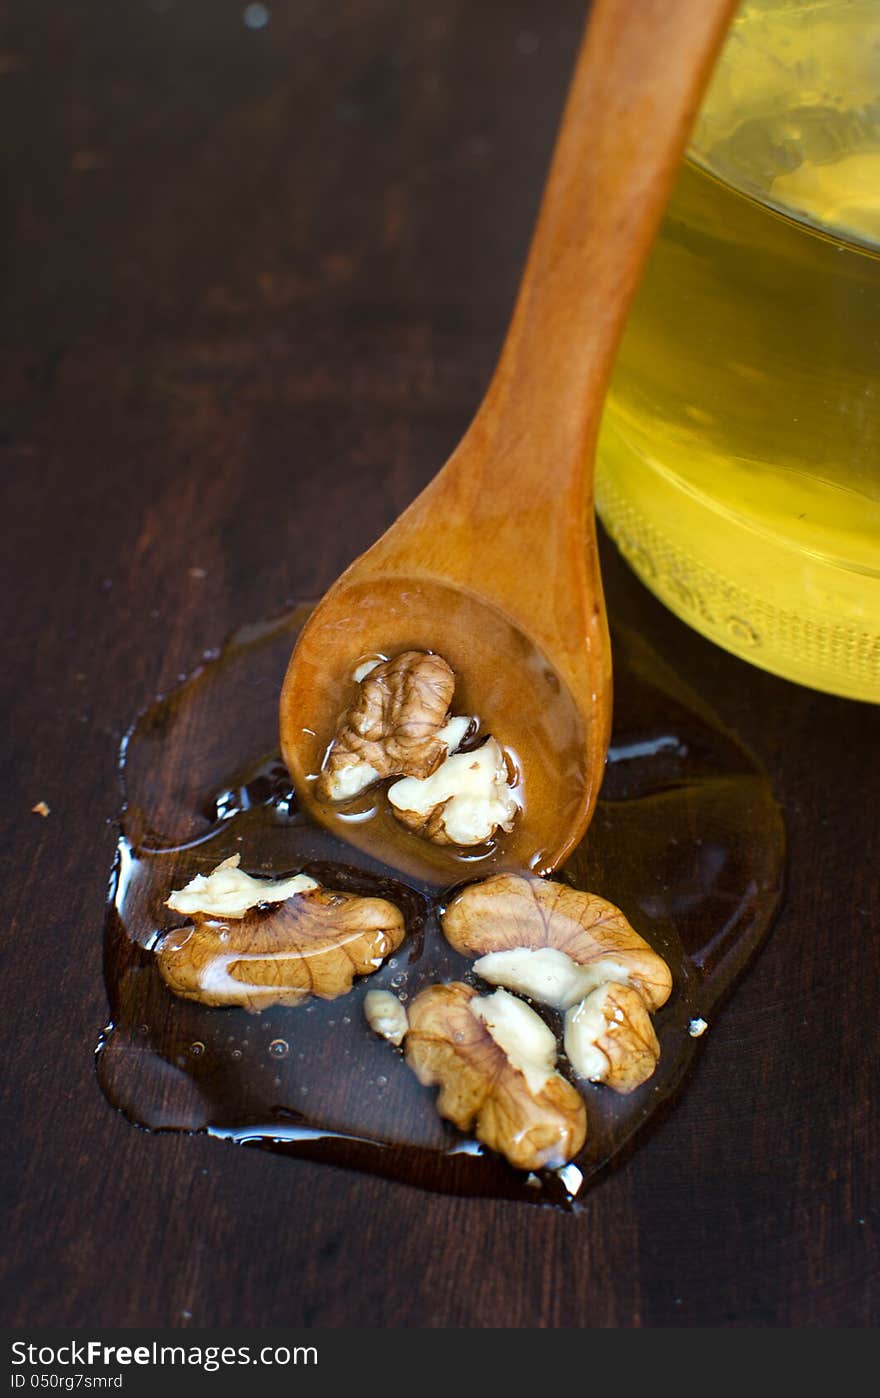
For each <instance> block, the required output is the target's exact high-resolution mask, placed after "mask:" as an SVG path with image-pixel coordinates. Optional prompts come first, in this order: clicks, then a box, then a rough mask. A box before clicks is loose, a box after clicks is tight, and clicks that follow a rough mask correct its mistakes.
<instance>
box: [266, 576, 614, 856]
mask: <svg viewBox="0 0 880 1398" xmlns="http://www.w3.org/2000/svg"><path fill="white" fill-rule="evenodd" d="M328 629H329V630H330V631H331V632H332V634H333V636H334V638H335V639H334V655H335V658H336V660H337V661H338V663H337V664H335V665H334V666H333V667H332V668H331V667H328V666H327V664H326V655H327V634H328ZM389 636H391V637H393V648H394V653H397V652H399V651H402V650H420V651H423V650H435V651H436V652H437V653H438V654H440V655H442V656H443V657H444V658H445V659H446V660H447V661H448V662H449V664H450V665H451V666H452V668H453V670H454V671H455V673H456V676H460V677H461V680H460V681H459V682H458V683H457V684H456V693H455V712H456V713H460V714H468V715H471V714H478V715H479V717H480V723H481V731H482V732H489V733H492V734H493V735H494V736H496V737H497V738H498V740H499V741H500V742H501V743H502V746H503V747H504V749H505V752H506V753H507V755H508V761H509V763H510V764H511V765H512V768H513V773H514V775H515V786H514V790H515V793H516V796H517V799H518V801H519V802H520V805H521V810H520V813H519V814H518V816H517V819H516V822H515V824H514V828H513V830H512V831H511V833H510V834H509V835H505V836H503V837H502V838H501V839H500V840H499V841H490V842H489V843H488V844H487V845H486V846H480V847H478V848H477V849H470V850H466V851H461V850H451V849H450V848H449V847H448V846H436V845H433V844H431V843H430V842H428V841H425V840H423V839H421V838H419V837H417V836H414V835H410V834H408V833H407V832H405V831H403V830H402V829H401V828H399V827H398V826H397V825H396V823H394V824H393V825H392V826H391V827H389V826H388V824H387V822H382V821H378V822H377V821H376V819H375V818H374V817H373V816H372V815H371V814H370V813H371V812H372V811H373V810H374V809H375V804H376V798H375V793H370V792H368V793H366V794H365V797H361V798H355V800H353V801H351V802H347V803H345V804H344V805H343V806H341V807H329V806H327V805H326V804H324V803H321V802H320V801H318V800H317V799H316V797H315V796H314V794H313V793H314V787H315V783H316V781H317V777H318V774H319V772H320V769H321V763H322V760H323V758H324V754H325V751H326V747H327V715H328V714H331V715H333V716H334V717H335V716H336V715H337V714H339V713H341V712H342V710H344V709H345V708H346V707H347V706H348V704H349V703H350V702H351V699H352V697H353V695H354V691H355V682H354V680H353V679H352V678H351V677H352V675H353V673H354V671H355V669H356V667H357V665H358V664H359V663H360V662H361V661H362V660H363V659H364V658H365V657H368V656H372V655H375V654H376V653H382V652H381V646H382V645H387V641H388V637H389ZM605 656H606V659H605V662H604V663H603V664H602V666H601V667H600V668H599V669H598V670H597V672H596V673H598V674H600V675H601V683H600V685H599V688H598V690H597V691H596V692H595V693H594V694H593V695H592V697H590V696H585V695H583V694H580V695H577V696H576V695H575V694H573V693H572V690H571V688H570V683H569V681H567V680H566V678H565V677H563V676H561V675H560V674H559V672H558V671H557V669H556V668H555V666H554V664H553V662H551V661H550V659H549V658H548V656H547V654H546V653H545V651H544V649H543V648H542V645H541V644H540V642H539V640H538V639H537V638H536V637H534V636H531V635H529V634H528V633H527V631H526V630H525V629H524V628H523V627H521V626H520V625H517V624H516V623H515V622H513V621H512V620H511V618H510V617H509V616H508V615H506V614H505V613H504V612H502V611H500V610H499V609H498V608H497V607H496V606H495V605H494V604H493V603H492V602H491V601H489V600H488V599H487V598H486V597H484V596H481V595H479V594H477V593H475V592H473V591H471V590H470V589H468V588H466V587H464V586H453V585H451V584H450V583H449V582H448V580H445V579H443V578H432V577H430V576H426V575H422V576H416V575H411V576H406V575H403V574H400V575H398V574H392V575H389V574H387V573H384V572H381V571H377V572H376V573H375V575H372V576H371V575H370V574H369V573H368V572H367V571H366V568H365V567H363V566H361V564H359V565H358V567H357V568H356V569H355V570H353V571H352V573H351V574H350V575H345V576H344V577H343V578H342V579H340V581H339V582H338V583H337V584H336V585H335V587H334V588H333V589H332V590H331V592H330V593H329V594H328V595H327V597H326V598H325V599H324V601H323V602H322V604H321V606H320V609H319V611H318V612H316V613H315V614H314V615H313V618H312V621H311V622H310V623H307V624H306V627H305V628H304V630H303V633H302V636H301V638H300V640H299V643H298V646H297V663H296V665H295V666H292V667H291V669H290V671H289V675H288V679H287V682H286V684H285V694H284V704H283V708H282V750H283V752H284V753H285V755H286V760H287V763H288V766H289V768H290V772H291V776H292V778H293V781H294V785H295V787H296V789H297V792H298V793H299V794H300V799H301V800H302V801H303V802H304V804H305V805H306V807H307V808H308V809H309V810H310V811H312V812H315V811H319V812H320V813H321V815H320V818H321V820H322V822H323V823H324V824H328V825H333V826H334V827H335V828H336V829H337V831H338V832H340V833H342V834H343V835H345V837H346V838H347V839H349V840H350V841H351V842H352V843H354V844H357V845H360V846H361V847H366V848H368V849H374V850H375V851H376V853H377V854H378V853H379V852H380V850H381V852H382V854H383V856H384V857H385V858H386V859H387V858H388V852H389V846H390V847H391V848H392V849H393V852H394V856H393V859H392V860H391V862H392V863H395V864H396V865H397V867H399V868H403V869H405V870H406V871H407V872H409V873H411V874H413V875H415V876H416V877H420V878H424V879H428V880H429V881H432V880H433V881H440V882H445V883H449V882H453V881H455V879H456V878H461V877H462V874H463V872H464V869H463V865H462V860H463V859H464V860H465V862H466V864H467V865H468V867H469V868H473V867H474V866H477V867H479V869H480V871H481V872H488V871H489V870H492V871H494V870H498V869H502V868H528V869H531V870H533V871H534V872H536V873H545V872H547V871H549V870H550V869H551V868H554V867H555V866H556V864H557V863H558V862H559V860H560V859H562V858H563V857H564V856H565V854H566V853H567V852H568V850H569V849H570V848H571V841H572V835H573V832H577V831H578V830H580V829H581V827H582V825H583V823H584V820H585V815H586V809H585V808H587V807H591V805H592V801H593V799H594V796H595V793H594V791H593V789H592V786H591V782H592V781H593V780H594V777H595V773H596V772H599V771H601V765H602V762H603V761H604V756H605V751H606V748H607V742H608V734H607V732H606V731H605V727H604V725H605V724H606V723H607V720H608V716H609V715H610V704H609V703H608V694H607V686H608V685H609V684H610V675H609V672H608V664H607V647H606V648H605ZM513 675H515V676H516V677H517V680H516V694H515V695H512V694H511V689H510V676H513ZM389 835H390V838H389Z"/></svg>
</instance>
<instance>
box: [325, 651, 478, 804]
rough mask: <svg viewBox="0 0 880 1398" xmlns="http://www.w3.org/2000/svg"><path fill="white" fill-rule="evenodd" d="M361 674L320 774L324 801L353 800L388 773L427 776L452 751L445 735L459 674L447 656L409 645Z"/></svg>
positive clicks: (340, 720) (388, 774) (395, 775)
mask: <svg viewBox="0 0 880 1398" xmlns="http://www.w3.org/2000/svg"><path fill="white" fill-rule="evenodd" d="M356 673H359V674H360V675H361V678H360V679H359V681H358V688H357V693H356V695H355V698H354V700H353V701H352V703H351V704H350V705H349V707H348V708H347V709H346V710H345V712H344V713H343V714H342V716H341V718H340V719H339V722H338V724H337V728H336V734H335V736H334V738H333V741H332V742H331V744H330V746H329V748H328V750H327V755H326V757H325V760H324V765H323V768H322V770H321V774H320V776H319V778H318V783H317V788H316V789H317V793H318V796H319V797H320V798H321V799H322V800H326V801H345V800H348V799H350V798H351V797H352V796H356V795H358V794H359V793H360V792H361V791H364V790H365V789H366V788H367V787H368V786H371V785H372V784H373V782H376V781H379V780H381V779H382V778H384V777H400V776H414V777H427V776H429V775H430V773H431V772H433V771H434V770H435V769H436V768H437V767H439V765H440V763H441V762H442V761H443V758H444V757H445V756H446V753H447V751H448V748H447V746H446V744H445V743H444V742H443V740H442V739H441V737H440V736H439V735H440V730H441V729H442V728H443V727H444V726H445V724H446V721H447V717H448V713H449V705H450V704H451V702H452V695H453V691H454V689H455V675H454V674H453V672H452V669H451V667H450V666H449V665H447V663H446V661H445V660H444V659H443V658H442V657H441V656H439V655H432V654H430V653H429V652H426V651H410V650H408V651H404V652H403V653H402V654H401V655H397V656H395V657H394V659H393V660H385V661H383V662H381V663H380V664H378V665H375V666H371V667H370V668H369V669H368V670H366V673H364V671H363V670H362V669H361V670H359V671H358V672H356Z"/></svg>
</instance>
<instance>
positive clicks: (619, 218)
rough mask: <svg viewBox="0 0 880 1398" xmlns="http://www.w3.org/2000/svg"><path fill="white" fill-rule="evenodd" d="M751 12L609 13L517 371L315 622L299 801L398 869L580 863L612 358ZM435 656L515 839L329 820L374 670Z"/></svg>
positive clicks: (520, 310)
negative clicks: (489, 764) (360, 691)
mask: <svg viewBox="0 0 880 1398" xmlns="http://www.w3.org/2000/svg"><path fill="white" fill-rule="evenodd" d="M735 8H736V0H639V2H638V3H634V0H594V4H593V5H592V7H591V11H590V22H589V25H588V27H587V32H586V35H585V38H584V41H583V44H582V45H581V49H580V52H579V55H578V59H577V63H576V66H575V71H574V76H573V78H572V81H571V85H570V88H569V94H568V98H567V102H566V107H565V112H564V114H563V119H562V124H561V127H560V131H559V135H558V137H557V141H556V146H555V149H554V154H553V161H552V164H551V168H550V173H549V176H548V179H547V185H546V188H545V192H544V197H543V200H542V203H541V209H540V214H539V218H538V223H537V227H536V230H535V234H534V237H533V239H532V244H531V248H530V250H529V256H528V260H527V264H526V268H525V272H524V275H523V278H522V282H521V284H520V289H519V294H518V297H517V301H516V306H515V308H514V312H513V316H512V319H511V323H510V328H509V330H508V333H507V336H506V339H505V342H504V346H503V349H502V352H501V356H500V358H499V361H498V365H497V367H496V370H495V373H494V375H493V378H492V382H491V384H490V385H489V388H488V391H487V393H486V395H485V398H484V399H483V402H482V404H481V406H480V408H479V410H478V412H477V414H476V417H475V418H474V421H473V423H472V424H471V426H470V428H469V429H468V431H467V433H466V434H465V437H464V438H463V440H462V442H461V443H460V445H459V446H458V448H457V449H456V451H455V452H454V454H453V456H452V457H451V458H450V460H449V461H448V462H447V464H446V465H445V466H444V467H443V469H442V470H441V471H440V472H439V474H438V475H437V476H436V477H435V478H434V480H433V481H432V482H431V483H430V484H429V485H428V486H427V488H426V489H425V490H424V491H423V492H422V493H421V495H419V497H418V498H417V499H416V500H415V501H414V502H413V504H412V505H410V506H409V508H408V509H407V510H406V511H405V512H404V513H403V514H402V515H401V516H400V518H399V519H398V520H397V521H396V522H395V523H394V524H393V525H392V527H391V528H390V529H389V530H388V531H387V532H386V533H385V534H384V535H383V536H382V537H381V538H380V539H379V540H378V541H377V542H376V543H375V544H374V545H373V546H372V547H371V548H370V549H368V550H367V552H366V553H364V554H363V555H362V556H361V557H360V558H358V559H356V560H355V562H354V563H353V564H352V565H351V566H350V567H349V568H348V570H347V571H346V572H345V573H344V574H343V575H342V577H341V578H340V579H339V580H338V582H337V583H335V584H334V586H333V587H332V588H331V589H330V590H329V592H328V593H327V595H326V596H325V597H324V599H323V600H322V601H321V602H320V603H319V605H318V607H317V608H316V610H315V612H314V613H313V615H312V617H311V619H310V621H309V623H308V624H307V626H306V627H305V628H304V630H303V632H302V634H301V636H300V638H299V641H298V642H297V645H296V647H295V649H294V652H293V655H292V656H291V660H290V664H289V667H288V670H287V675H286V677H285V681H284V685H283V689H282V695H281V745H282V754H283V756H284V760H285V762H286V764H287V766H288V768H289V771H290V774H291V777H292V779H293V781H294V784H295V787H296V789H297V793H298V796H299V799H300V801H301V802H302V803H303V804H304V806H305V807H306V808H307V809H308V810H309V812H310V814H311V815H312V816H313V817H314V818H316V819H317V820H319V821H321V822H322V823H324V824H325V825H331V826H335V827H336V828H337V830H340V831H341V832H342V833H344V834H345V835H346V838H348V839H349V840H350V841H351V842H352V843H354V844H356V845H358V846H360V847H362V848H365V849H367V850H369V851H372V852H374V853H375V854H376V855H377V857H380V858H382V859H383V860H384V861H385V862H389V863H392V864H394V865H396V866H397V867H399V868H402V869H406V870H407V871H409V872H412V873H416V874H418V875H422V876H425V877H431V878H434V879H435V880H437V881H439V882H446V883H451V882H454V881H455V880H456V879H457V878H461V877H462V873H463V862H464V863H465V864H466V865H467V866H468V867H470V866H472V865H474V864H477V865H479V867H480V871H481V872H482V871H483V870H484V869H485V868H486V867H487V866H490V867H492V868H497V867H499V866H501V867H519V868H527V869H531V870H533V871H534V872H536V873H539V874H548V873H551V872H552V871H553V870H554V869H555V868H556V867H557V866H558V865H559V864H560V863H561V862H562V860H564V859H565V857H566V856H567V855H568V854H569V853H570V852H571V850H572V849H573V848H574V846H575V845H576V844H578V843H579V841H580V840H581V838H582V837H583V835H584V832H585V831H586V829H587V826H588V824H589V821H590V818H591V816H592V813H593V810H594V807H595V802H596V798H597V795H598V792H599V787H600V785H601V780H602V775H603V771H604V763H605V757H606V752H607V746H608V740H609V735H610V728H611V705H612V683H611V655H610V648H609V642H608V630H607V623H606V616H605V606H604V599H603V594H602V585H601V576H600V571H599V564H598V557H597V551H596V536H595V516H594V509H593V470H594V457H595V446H596V438H597V435H598V429H599V422H600V418H601V413H602V406H603V402H604V397H605V392H606V388H607V385H608V380H609V377H610V373H611V367H612V363H613V359H614V354H615V352H616V349H617V345H618V343H619V340H620V336H621V333H622V330H623V326H624V322H625V319H626V314H627V311H628V309H629V306H630V303H631V301H632V297H633V295H634V293H635V289H636V286H637V284H638V281H639V278H640V275H641V272H642V269H643V267H644V264H645V262H646V260H647V256H648V253H649V250H650V247H651V244H652V242H653V239H654V235H655V233H656V231H657V228H658V226H659V222H660V218H661V216H662V212H663V208H664V207H665V204H666V200H667V198H668V195H669V191H670V188H671V185H672V181H673V179H674V176H675V173H676V170H677V167H678V164H679V161H680V159H681V156H682V153H683V150H684V146H685V143H686V140H687V136H688V132H689V130H690V128H691V125H692V122H693V118H694V116H695V114H696V110H697V107H698V104H699V99H700V96H701V94H702V91H703V88H704V86H705V83H706V81H707V79H708V75H709V73H710V71H711V67H712V64H713V62H714V59H715V57H716V55H717V52H718V49H719V48H720V46H721V42H722V40H723V37H724V34H725V32H726V29H727V25H728V22H729V20H730V18H731V15H732V13H733V11H734V9H735ZM409 649H416V650H427V651H433V652H436V653H437V654H439V655H442V656H443V657H444V659H446V660H447V661H448V662H449V664H450V665H451V666H452V668H453V670H454V671H455V674H456V693H455V707H454V712H456V713H459V714H464V713H467V714H473V715H478V716H479V718H480V722H481V730H482V731H483V732H485V731H489V732H491V733H492V734H493V735H494V736H495V737H496V738H497V740H498V741H499V743H501V745H502V747H503V748H505V750H507V751H508V752H509V753H510V754H511V757H512V760H513V763H514V766H515V767H516V778H517V786H516V792H517V795H518V797H519V799H520V802H521V810H520V812H519V813H518V815H517V817H516V820H515V822H514V826H513V829H512V831H511V832H510V833H509V834H504V835H502V836H501V837H499V839H498V841H497V842H490V847H488V848H486V849H480V850H477V851H467V850H465V851H462V850H450V849H449V848H448V847H438V846H432V845H430V843H429V842H428V841H426V840H423V839H420V838H419V837H417V836H412V835H409V834H408V833H405V832H403V831H400V832H395V831H394V830H393V829H392V827H393V826H394V825H395V824H396V823H395V822H394V821H393V818H391V817H389V818H387V819H384V820H383V819H381V818H379V816H380V805H381V801H380V803H379V804H377V803H376V799H375V794H374V793H370V792H368V793H365V795H364V796H363V797H362V798H358V800H357V801H355V802H351V803H345V804H344V805H343V806H340V807H335V806H331V805H329V804H327V803H326V802H322V801H319V800H318V799H317V796H316V792H315V784H316V778H317V774H318V772H319V770H320V766H321V763H322V760H323V758H324V755H325V753H326V750H327V747H328V745H329V743H330V741H331V739H332V737H333V735H334V733H335V729H336V721H337V719H338V717H339V715H340V713H341V712H342V711H343V710H344V709H345V708H346V707H347V705H348V703H349V702H350V700H351V698H352V696H353V694H354V687H355V682H354V679H353V672H354V670H355V669H356V667H357V665H358V663H359V662H360V661H362V660H363V659H364V658H365V657H369V656H375V655H383V656H387V657H391V656H394V655H397V654H399V653H400V652H402V651H404V650H409Z"/></svg>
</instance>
